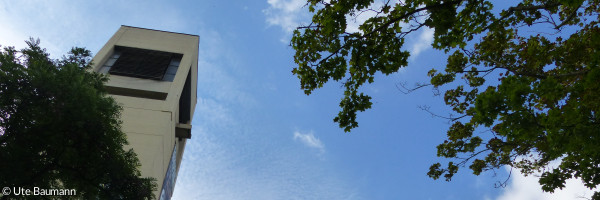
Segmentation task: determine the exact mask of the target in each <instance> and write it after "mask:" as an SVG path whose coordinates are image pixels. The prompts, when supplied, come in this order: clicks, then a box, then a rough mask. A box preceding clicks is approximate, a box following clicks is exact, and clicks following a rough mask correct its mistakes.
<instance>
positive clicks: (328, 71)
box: [291, 0, 600, 199]
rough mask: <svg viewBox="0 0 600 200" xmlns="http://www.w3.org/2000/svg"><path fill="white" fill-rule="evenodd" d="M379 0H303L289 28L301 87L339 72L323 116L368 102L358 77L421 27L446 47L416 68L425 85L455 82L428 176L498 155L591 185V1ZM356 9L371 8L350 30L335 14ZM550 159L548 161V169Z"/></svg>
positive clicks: (596, 105) (599, 178) (596, 155)
mask: <svg viewBox="0 0 600 200" xmlns="http://www.w3.org/2000/svg"><path fill="white" fill-rule="evenodd" d="M390 2H391V1H384V4H383V5H381V6H380V7H374V6H373V5H375V4H374V1H335V0H332V1H318V0H310V1H308V7H309V10H310V11H311V12H313V13H314V15H313V18H312V23H311V24H310V25H308V26H303V27H298V29H297V30H296V31H295V32H294V36H293V38H292V41H291V45H292V47H293V48H294V49H295V50H296V54H295V56H294V60H295V62H296V63H297V64H298V66H297V67H296V68H294V70H293V71H292V72H293V73H294V74H295V75H297V76H298V78H299V79H300V85H301V87H302V89H303V90H304V91H305V93H306V94H310V93H311V92H312V91H313V90H315V89H318V88H320V87H322V86H323V84H324V83H326V82H328V81H330V80H333V81H343V82H344V87H345V92H344V97H343V98H342V101H341V103H340V107H341V109H342V111H340V113H339V114H338V116H337V117H336V118H335V119H334V121H335V122H338V123H339V125H340V127H341V128H343V129H344V130H345V131H347V132H348V131H350V130H351V129H352V128H355V127H357V126H358V123H357V122H356V114H357V112H359V111H365V110H366V109H368V108H370V107H371V97H369V96H368V95H365V94H363V93H361V92H359V88H360V87H361V86H362V85H363V84H365V83H367V84H368V83H372V82H373V81H374V80H373V78H374V75H375V74H376V73H378V72H379V73H382V74H386V75H387V74H390V73H393V72H396V71H398V70H399V69H400V68H401V67H406V66H407V65H408V62H407V59H408V57H409V55H410V54H409V52H408V51H405V50H402V49H403V48H402V47H403V45H404V38H405V36H406V35H409V34H411V33H413V32H414V31H416V30H419V29H422V28H423V27H429V28H432V29H434V40H433V43H432V46H433V47H434V48H436V49H438V50H443V51H444V52H446V53H450V52H452V53H451V54H449V56H448V59H447V64H446V66H445V69H444V70H439V69H437V70H436V69H432V70H431V71H429V73H428V74H427V75H428V76H429V77H430V78H431V79H430V80H431V86H433V87H436V88H437V87H440V86H451V87H455V88H454V89H448V90H447V91H445V94H444V102H445V103H446V104H447V105H448V106H450V107H451V108H452V110H453V111H454V112H455V114H458V115H459V116H460V117H457V118H453V119H452V120H453V121H454V124H453V125H452V126H451V127H450V128H449V130H448V139H447V140H446V141H444V143H442V144H440V145H439V146H438V147H437V148H438V156H440V157H445V158H450V159H453V160H458V162H449V163H448V165H447V167H442V165H441V164H439V163H437V164H434V165H432V166H431V168H430V172H429V173H428V175H429V176H430V177H432V178H434V179H437V178H439V177H441V176H444V177H445V178H446V180H450V179H451V178H452V176H453V175H454V174H455V173H457V171H458V169H459V168H461V167H468V168H470V169H471V170H472V171H473V173H474V174H476V175H479V174H481V173H482V172H484V171H487V170H491V169H497V168H500V167H503V166H509V167H512V168H516V169H519V170H520V171H521V172H522V173H525V174H531V173H536V172H541V173H542V175H541V177H540V179H539V181H540V183H541V184H542V189H543V190H545V191H548V192H552V191H554V190H555V189H557V188H562V187H564V183H565V180H567V179H569V178H581V179H582V181H583V182H584V184H585V185H586V186H587V187H589V188H593V187H595V186H598V185H600V145H598V144H600V135H599V133H600V122H599V121H598V113H599V111H600V94H599V91H600V69H599V67H598V66H599V61H600V53H599V51H598V50H599V47H600V27H598V20H599V17H598V16H600V15H599V13H598V11H599V9H600V5H599V3H600V2H599V1H595V0H534V1H529V0H523V1H519V2H514V1H510V2H507V1H495V2H493V1H488V0H444V1H434V0H406V1H401V2H400V3H393V4H392V3H390ZM497 5H502V6H497ZM495 6H497V7H503V8H505V9H494V7H495ZM363 12H374V13H375V14H376V15H375V16H373V17H371V18H370V19H368V20H366V21H365V22H364V23H363V24H361V25H360V26H359V29H360V31H359V32H347V31H346V28H347V21H349V20H352V18H354V17H356V16H357V15H359V14H361V13H363ZM532 33H533V34H532ZM460 79H462V80H460ZM477 129H484V130H489V131H485V132H482V131H475V130H477ZM551 161H560V165H559V166H558V167H557V168H555V169H548V167H549V163H550V162H551ZM593 198H594V199H600V194H599V193H596V194H594V197H593Z"/></svg>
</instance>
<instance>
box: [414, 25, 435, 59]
mask: <svg viewBox="0 0 600 200" xmlns="http://www.w3.org/2000/svg"><path fill="white" fill-rule="evenodd" d="M433 32H434V29H431V28H428V27H424V28H422V30H421V32H420V35H419V38H417V41H416V42H415V43H414V44H413V45H412V48H411V49H410V59H411V60H414V59H415V58H416V57H417V56H419V54H421V53H422V52H423V51H425V50H427V49H429V48H431V43H432V42H433Z"/></svg>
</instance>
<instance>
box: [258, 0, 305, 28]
mask: <svg viewBox="0 0 600 200" xmlns="http://www.w3.org/2000/svg"><path fill="white" fill-rule="evenodd" d="M267 3H269V8H267V9H265V10H263V13H264V14H265V15H266V17H267V24H268V25H269V26H280V27H281V28H282V29H283V30H284V31H285V32H286V33H287V34H290V33H292V31H293V30H294V29H296V27H298V25H299V24H300V23H301V21H304V20H306V19H307V18H308V13H307V11H306V10H305V9H304V5H305V4H306V1H305V0H267Z"/></svg>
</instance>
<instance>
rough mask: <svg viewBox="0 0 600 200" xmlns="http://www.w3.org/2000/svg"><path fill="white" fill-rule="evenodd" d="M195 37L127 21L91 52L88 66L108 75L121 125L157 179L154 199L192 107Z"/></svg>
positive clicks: (169, 177)
mask: <svg viewBox="0 0 600 200" xmlns="http://www.w3.org/2000/svg"><path fill="white" fill-rule="evenodd" d="M199 41H200V37H199V36H197V35H189V34H182V33H173V32H166V31H158V30H150V29H144V28H136V27H130V26H121V28H120V29H119V30H118V31H117V32H116V33H115V34H114V35H113V36H112V38H110V40H109V41H108V42H107V43H106V44H105V45H104V47H102V49H100V52H98V53H97V54H96V56H95V57H94V63H95V65H94V67H93V70H94V71H96V72H100V73H105V74H109V75H110V77H109V78H110V81H109V82H108V83H107V84H106V86H107V90H108V93H109V94H110V95H111V96H112V97H113V98H114V99H115V100H116V101H117V102H118V103H119V104H120V105H121V106H122V107H123V111H122V113H121V120H122V121H123V124H122V129H123V132H125V133H126V134H127V140H128V141H129V146H127V147H125V148H126V149H129V148H133V150H134V151H135V153H136V154H137V155H138V158H139V159H140V162H141V164H142V167H141V172H142V176H143V177H154V178H156V180H157V184H158V191H155V195H156V196H157V197H158V198H159V199H170V198H171V195H172V194H173V189H174V186H175V180H176V179H177V172H178V170H179V166H180V163H181V158H182V155H183V151H184V149H185V143H186V141H187V139H190V138H191V136H192V135H191V128H192V125H191V121H192V116H194V108H195V107H196V85H197V80H198V79H197V78H198V76H197V74H198V44H199Z"/></svg>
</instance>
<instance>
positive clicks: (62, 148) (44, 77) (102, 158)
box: [0, 39, 156, 199]
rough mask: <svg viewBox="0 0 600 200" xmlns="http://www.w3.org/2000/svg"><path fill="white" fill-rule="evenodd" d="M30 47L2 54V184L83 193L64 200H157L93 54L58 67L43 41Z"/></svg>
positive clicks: (79, 51)
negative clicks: (142, 173)
mask: <svg viewBox="0 0 600 200" xmlns="http://www.w3.org/2000/svg"><path fill="white" fill-rule="evenodd" d="M26 43H27V45H28V47H27V48H25V49H23V50H21V51H17V50H15V48H14V47H4V48H3V50H0V160H1V162H2V164H0V185H2V186H3V187H9V188H10V189H11V190H13V187H16V188H25V189H30V190H32V192H33V190H34V187H38V188H42V189H75V191H76V194H77V196H73V197H69V196H62V197H61V198H76V199H81V198H83V199H153V198H154V195H153V191H154V190H155V189H156V183H155V180H154V179H153V178H141V177H140V171H139V169H138V168H139V166H140V162H139V160H138V158H137V156H136V154H135V153H134V152H133V150H132V149H130V150H128V151H125V150H124V149H123V145H126V144H127V140H126V135H125V134H124V133H123V132H122V131H121V127H120V124H121V121H120V120H119V117H120V110H121V108H120V107H119V106H118V105H117V103H116V102H115V101H114V100H113V99H112V98H110V97H108V96H107V95H106V94H107V93H106V91H105V90H104V83H105V82H106V81H107V80H108V78H107V77H106V76H104V75H102V74H98V73H92V72H88V71H87V70H88V69H89V68H90V60H91V59H90V58H91V57H90V51H89V50H85V49H83V48H73V49H72V50H71V52H70V53H69V54H68V55H67V56H63V58H62V59H60V60H52V59H50V58H49V54H48V53H46V52H45V49H42V48H40V46H39V40H33V39H30V40H29V41H26ZM8 197H9V196H4V197H2V199H6V198H8ZM11 197H15V196H11ZM20 197H21V198H28V197H27V196H20ZM40 198H43V197H40Z"/></svg>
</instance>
